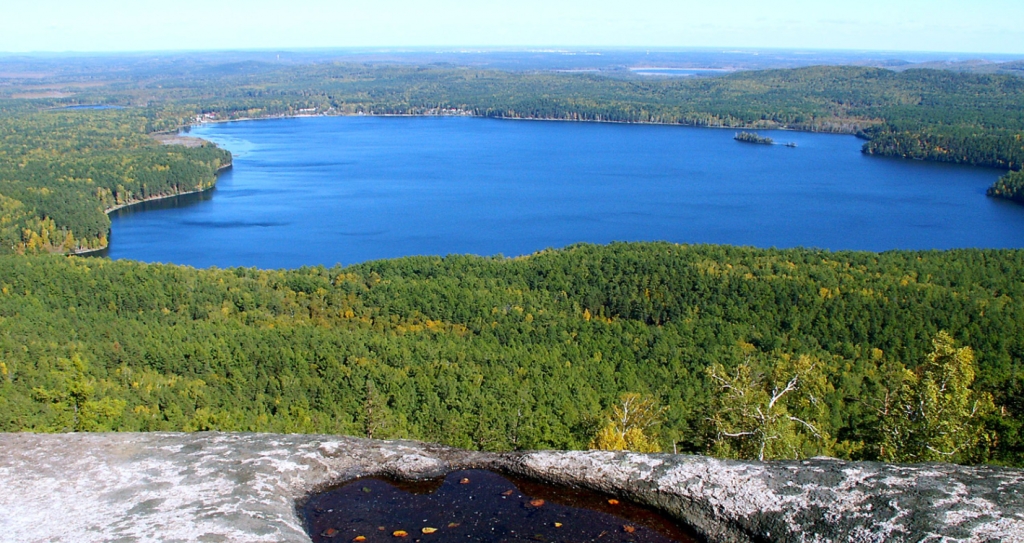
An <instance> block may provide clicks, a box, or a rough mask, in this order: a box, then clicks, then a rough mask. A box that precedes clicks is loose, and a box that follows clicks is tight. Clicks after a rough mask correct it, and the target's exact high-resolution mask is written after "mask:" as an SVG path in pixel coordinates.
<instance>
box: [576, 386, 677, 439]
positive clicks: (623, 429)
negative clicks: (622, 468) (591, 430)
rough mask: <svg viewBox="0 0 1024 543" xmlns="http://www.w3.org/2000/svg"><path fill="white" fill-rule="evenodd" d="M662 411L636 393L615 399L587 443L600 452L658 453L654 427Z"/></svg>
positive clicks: (649, 399)
mask: <svg viewBox="0 0 1024 543" xmlns="http://www.w3.org/2000/svg"><path fill="white" fill-rule="evenodd" d="M664 413H665V408H664V407H661V406H659V405H658V402H657V400H655V399H654V398H651V397H649V396H643V395H640V394H636V393H626V394H623V395H622V396H620V397H619V403H617V404H615V405H613V406H612V412H611V415H610V416H609V418H608V421H607V423H606V424H605V425H604V427H603V428H601V430H600V431H599V432H598V433H597V436H596V437H595V438H594V440H593V441H592V442H591V443H590V448H591V449H600V450H604V451H635V452H642V453H647V452H660V451H661V446H660V445H659V444H658V434H657V426H658V424H660V422H661V416H662V415H663V414H664Z"/></svg>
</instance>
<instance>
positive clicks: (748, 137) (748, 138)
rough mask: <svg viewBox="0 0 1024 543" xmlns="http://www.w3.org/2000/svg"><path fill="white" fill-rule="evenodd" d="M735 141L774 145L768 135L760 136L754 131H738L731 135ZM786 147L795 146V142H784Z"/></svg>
mask: <svg viewBox="0 0 1024 543" xmlns="http://www.w3.org/2000/svg"><path fill="white" fill-rule="evenodd" d="M733 139H734V140H736V141H742V142H743V143H759V144H761V145H776V143H775V140H773V139H771V138H769V137H768V136H761V135H759V134H757V133H754V132H740V133H738V134H736V136H734V137H733ZM784 145H785V146H786V147H796V143H793V142H790V143H786V144H784Z"/></svg>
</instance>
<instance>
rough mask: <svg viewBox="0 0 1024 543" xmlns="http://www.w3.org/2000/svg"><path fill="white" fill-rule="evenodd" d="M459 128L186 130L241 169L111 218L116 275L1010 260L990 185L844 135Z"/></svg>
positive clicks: (377, 122)
mask: <svg viewBox="0 0 1024 543" xmlns="http://www.w3.org/2000/svg"><path fill="white" fill-rule="evenodd" d="M759 133H760V134H762V135H766V136H771V137H772V138H774V139H775V140H776V141H778V142H791V141H792V142H795V143H797V144H798V147H796V148H787V147H783V146H781V145H775V146H768V145H756V144H747V143H740V142H736V141H734V140H733V135H734V134H735V131H733V130H715V129H700V128H687V127H679V126H657V125H625V124H599V123H570V122H546V121H505V120H495V119H480V118H465V117H309V118H291V119H274V120H262V121H250V122H235V123H223V124H206V125H201V126H198V127H195V128H193V129H192V131H191V135H193V136H198V137H202V138H205V139H208V140H211V141H214V142H216V143H217V144H219V145H221V146H222V147H224V148H226V149H228V150H230V151H231V152H232V153H233V154H234V155H235V161H234V168H233V169H232V170H229V171H227V172H225V173H224V174H223V175H222V176H221V177H220V180H219V182H218V184H217V188H216V189H214V190H213V191H210V192H208V193H206V194H203V195H193V196H184V197H179V198H175V199H170V200H166V201H161V202H150V203H147V204H143V205H140V206H135V207H132V208H128V209H123V210H120V211H117V212H114V213H112V214H111V219H112V222H113V225H112V232H111V247H110V249H109V252H108V254H109V256H110V257H111V258H115V259H116V258H129V259H134V260H141V261H147V262H173V263H177V264H188V265H193V266H201V267H205V266H213V265H215V266H220V267H227V266H259V267H262V268H293V267H298V266H302V265H316V264H324V265H328V266H329V265H332V264H335V263H343V264H352V263H357V262H362V261H366V260H372V259H380V258H392V257H400V256H407V255H445V254H452V253H473V254H480V255H493V254H498V253H501V254H504V255H506V256H512V255H521V254H528V253H531V252H534V251H538V250H541V249H545V248H548V247H563V246H565V245H569V244H572V243H577V242H591V243H608V242H611V241H637V240H667V241H672V242H678V243H724V244H734V245H753V246H759V247H772V246H774V247H794V246H805V247H820V248H827V249H833V250H838V249H863V250H871V251H884V250H888V249H946V248H956V247H992V248H996V247H1024V206H1021V205H1018V204H1014V203H1010V202H1006V201H1001V200H995V199H992V198H987V197H986V196H985V189H986V188H987V187H988V186H989V185H990V184H991V183H992V182H993V181H994V180H996V179H997V178H998V177H999V175H1001V172H999V171H997V170H992V169H987V168H972V167H965V166H953V165H946V164H933V163H927V162H921V161H912V160H899V159H889V158H880V157H872V156H866V155H863V154H861V152H860V147H861V144H862V143H863V142H862V141H861V140H859V139H857V138H855V137H852V136H837V135H826V134H808V133H800V132H779V131H759Z"/></svg>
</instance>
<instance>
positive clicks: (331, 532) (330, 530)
mask: <svg viewBox="0 0 1024 543" xmlns="http://www.w3.org/2000/svg"><path fill="white" fill-rule="evenodd" d="M320 535H322V536H324V537H334V536H336V535H338V530H335V529H334V528H328V529H326V530H324V531H323V533H321V534H320Z"/></svg>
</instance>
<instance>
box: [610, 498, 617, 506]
mask: <svg viewBox="0 0 1024 543" xmlns="http://www.w3.org/2000/svg"><path fill="white" fill-rule="evenodd" d="M608 505H619V500H616V499H615V498H612V499H610V500H608Z"/></svg>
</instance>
